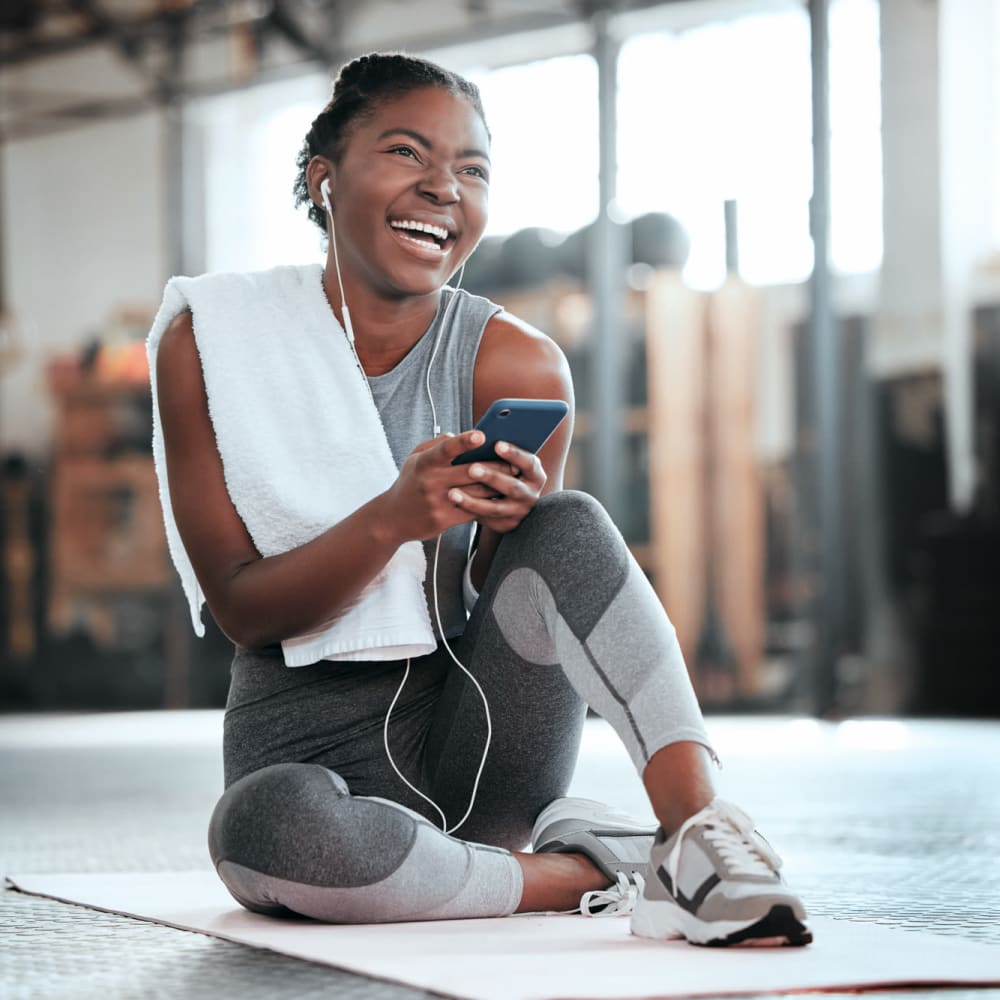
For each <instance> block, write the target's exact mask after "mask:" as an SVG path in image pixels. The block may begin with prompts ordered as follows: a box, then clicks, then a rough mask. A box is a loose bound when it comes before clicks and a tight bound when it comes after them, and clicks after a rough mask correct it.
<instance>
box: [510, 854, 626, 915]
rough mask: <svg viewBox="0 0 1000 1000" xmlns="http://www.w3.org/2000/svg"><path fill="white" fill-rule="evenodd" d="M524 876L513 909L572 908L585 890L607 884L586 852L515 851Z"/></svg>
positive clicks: (519, 911)
mask: <svg viewBox="0 0 1000 1000" xmlns="http://www.w3.org/2000/svg"><path fill="white" fill-rule="evenodd" d="M514 858H515V860H516V861H517V862H518V864H520V866H521V872H522V874H523V876H524V889H523V891H522V893H521V902H520V903H519V904H518V907H517V909H516V910H515V911H514V912H515V913H539V912H546V911H549V910H575V909H576V908H577V907H578V906H579V905H580V897H581V896H582V895H583V894H584V893H585V892H592V891H594V890H597V889H606V888H607V887H608V878H607V876H606V875H605V874H604V873H603V872H602V871H601V870H600V868H598V867H597V865H595V864H594V862H593V861H591V860H590V858H588V857H587V856H586V855H585V854H555V853H553V854H519V853H515V854H514Z"/></svg>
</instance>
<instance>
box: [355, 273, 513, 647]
mask: <svg viewBox="0 0 1000 1000" xmlns="http://www.w3.org/2000/svg"><path fill="white" fill-rule="evenodd" d="M501 309H502V306H498V305H497V304H496V303H494V302H491V301H490V300H489V299H484V298H482V297H480V296H478V295H471V294H470V293H469V292H466V291H463V290H458V289H454V288H451V287H450V286H445V287H444V288H443V289H442V291H441V300H440V302H439V303H438V311H437V314H436V315H435V317H434V320H433V322H432V323H431V325H430V326H429V327H428V328H427V330H426V332H425V333H424V334H423V336H422V337H421V338H420V340H418V341H417V343H416V344H414V346H413V347H412V348H411V349H410V351H409V352H408V353H407V355H406V356H405V357H404V358H403V359H402V360H401V361H400V362H399V364H397V365H396V367H395V368H393V369H392V370H391V371H388V372H386V373H385V374H384V375H370V376H368V384H369V385H370V386H371V390H372V395H373V396H374V398H375V406H376V408H377V409H378V412H379V416H380V417H381V418H382V425H383V426H384V427H385V434H386V437H387V438H388V441H389V449H390V451H391V452H392V457H393V458H394V459H395V461H396V466H397V468H398V467H401V466H402V464H403V462H404V461H405V460H406V457H407V456H408V455H409V454H410V452H412V451H413V449H414V448H415V447H416V446H417V445H418V444H420V443H421V442H422V441H426V440H428V439H429V438H431V437H433V436H434V423H435V420H434V415H435V413H436V415H437V424H438V425H439V426H440V428H441V433H446V432H451V433H453V434H458V433H460V432H461V431H466V430H471V429H472V427H473V425H474V421H473V409H472V390H473V373H474V369H475V364H476V355H477V353H478V351H479V344H480V342H481V341H482V337H483V331H484V330H485V329H486V324H487V323H488V322H489V320H490V319H491V318H492V317H493V316H495V315H496V314H497V313H499V312H500V311H501ZM435 344H436V349H435ZM428 365H430V378H429V379H428ZM428 386H429V389H430V396H431V397H432V398H433V400H434V405H433V408H432V406H431V401H430V399H429V398H428ZM474 529H475V522H470V523H469V524H463V525H457V526H456V527H454V528H450V529H449V530H448V531H446V532H445V533H444V535H443V536H442V538H441V552H440V555H439V557H438V569H437V593H438V602H439V609H440V612H441V624H442V625H443V626H444V634H445V635H446V636H447V637H448V638H452V637H453V636H456V635H460V634H461V633H462V632H463V631H464V630H465V621H466V615H465V604H464V602H463V600H462V573H463V571H464V570H465V563H466V561H467V559H468V556H469V547H470V545H471V544H472V537H473V531H474ZM435 542H436V540H435V539H433V538H432V539H430V540H429V541H425V542H424V551H425V553H426V555H427V576H426V578H425V581H424V590H425V593H426V594H427V607H428V608H429V609H430V615H431V624H432V626H433V628H434V633H435V635H438V636H439V632H438V624H437V617H436V615H435V607H434V589H433V573H434V549H435ZM439 637H440V636H439Z"/></svg>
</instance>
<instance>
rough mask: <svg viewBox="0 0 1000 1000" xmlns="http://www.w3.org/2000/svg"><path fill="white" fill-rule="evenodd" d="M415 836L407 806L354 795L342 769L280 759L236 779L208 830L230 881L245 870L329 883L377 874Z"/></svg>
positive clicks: (391, 865) (394, 864)
mask: <svg viewBox="0 0 1000 1000" xmlns="http://www.w3.org/2000/svg"><path fill="white" fill-rule="evenodd" d="M412 839H413V820H412V818H410V816H409V815H408V814H407V813H406V812H404V811H403V810H394V809H385V808H382V807H380V806H379V805H377V804H376V802H375V800H371V799H365V798H355V797H352V796H351V794H350V792H349V790H348V787H347V784H346V783H345V782H344V780H343V779H342V778H341V777H340V776H339V775H337V774H335V773H334V772H333V771H330V770H328V769H327V768H325V767H320V766H319V765H316V764H273V765H271V766H269V767H265V768H262V769H261V770H259V771H254V772H253V773H252V774H248V775H247V776H246V777H244V778H241V779H240V780H239V781H237V782H235V783H234V784H232V785H230V787H229V788H228V789H226V791H225V793H224V794H223V796H222V798H221V799H220V800H219V802H218V804H217V805H216V807H215V811H214V812H213V814H212V819H211V822H210V824H209V833H208V844H209V853H210V854H211V857H212V861H213V863H214V864H215V866H216V869H217V870H218V871H219V873H220V875H222V877H223V881H227V879H226V875H225V871H226V870H227V869H228V870H235V869H239V870H243V871H249V872H254V873H256V874H257V875H261V876H266V877H268V878H269V879H272V880H273V879H277V880H281V881H286V882H289V883H305V884H310V885H325V886H345V885H351V884H361V883H369V882H373V881H378V880H379V879H381V878H383V877H385V876H387V875H388V874H390V873H391V872H393V871H394V870H395V869H396V868H398V867H399V865H400V863H401V862H402V860H403V859H404V858H405V856H406V852H407V851H408V850H409V846H410V843H411V841H412ZM227 884H228V881H227ZM238 898H239V897H238ZM240 902H244V900H243V899H242V898H241V899H240Z"/></svg>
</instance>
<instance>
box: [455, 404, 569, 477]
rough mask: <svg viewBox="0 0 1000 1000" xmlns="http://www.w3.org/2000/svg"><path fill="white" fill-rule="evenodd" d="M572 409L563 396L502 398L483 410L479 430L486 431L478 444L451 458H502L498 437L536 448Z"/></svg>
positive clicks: (457, 460)
mask: <svg viewBox="0 0 1000 1000" xmlns="http://www.w3.org/2000/svg"><path fill="white" fill-rule="evenodd" d="M568 412H569V406H568V405H567V404H566V403H564V402H563V401H562V400H561V399H498V400H497V401H496V402H495V403H493V405H492V406H490V408H489V409H488V410H487V411H486V412H485V413H484V414H483V419H482V420H480V421H479V423H478V424H476V430H480V431H482V432H483V433H484V434H485V435H486V440H485V441H484V442H483V444H481V445H480V446H479V447H478V448H472V449H470V450H469V451H464V452H462V454H461V455H459V456H458V457H457V458H453V459H452V460H451V464H452V465H468V464H469V463H470V462H495V461H497V460H498V457H497V453H496V452H495V451H494V450H493V446H494V445H495V444H496V443H497V441H509V442H510V443H511V444H512V445H515V446H516V447H518V448H522V449H524V451H530V452H536V451H538V449H539V448H541V446H542V445H543V444H545V442H546V441H547V440H548V439H549V436H550V435H551V434H552V432H553V431H554V430H555V429H556V428H557V427H558V426H559V424H560V423H561V422H562V419H563V417H565V416H566V414H567V413H568Z"/></svg>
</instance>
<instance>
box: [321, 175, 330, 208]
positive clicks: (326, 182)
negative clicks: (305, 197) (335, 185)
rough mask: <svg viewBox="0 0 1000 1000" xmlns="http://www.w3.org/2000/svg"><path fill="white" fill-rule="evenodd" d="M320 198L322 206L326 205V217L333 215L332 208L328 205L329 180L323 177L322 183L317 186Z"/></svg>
mask: <svg viewBox="0 0 1000 1000" xmlns="http://www.w3.org/2000/svg"><path fill="white" fill-rule="evenodd" d="M319 193H320V197H321V198H322V199H323V204H324V205H326V211H327V214H328V215H333V208H332V207H331V205H330V178H329V177H324V178H323V183H322V184H320V186H319Z"/></svg>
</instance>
